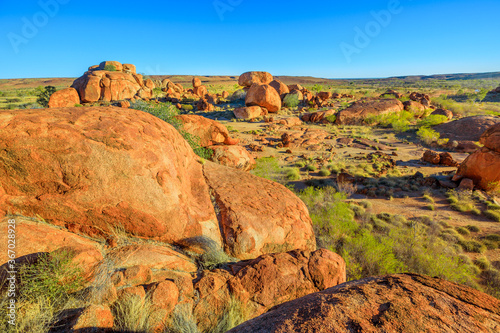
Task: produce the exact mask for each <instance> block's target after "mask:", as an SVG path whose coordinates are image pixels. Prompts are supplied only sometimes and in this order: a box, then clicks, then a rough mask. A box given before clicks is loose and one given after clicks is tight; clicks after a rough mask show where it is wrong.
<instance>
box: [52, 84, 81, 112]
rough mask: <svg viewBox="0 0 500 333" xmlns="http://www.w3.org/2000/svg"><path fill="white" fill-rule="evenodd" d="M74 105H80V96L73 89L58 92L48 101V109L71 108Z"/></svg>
mask: <svg viewBox="0 0 500 333" xmlns="http://www.w3.org/2000/svg"><path fill="white" fill-rule="evenodd" d="M75 104H80V96H78V92H77V91H76V89H74V88H65V89H62V90H58V91H56V92H55V93H53V94H52V95H51V96H50V99H49V108H63V107H73V106H75Z"/></svg>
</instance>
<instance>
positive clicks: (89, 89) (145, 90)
mask: <svg viewBox="0 0 500 333" xmlns="http://www.w3.org/2000/svg"><path fill="white" fill-rule="evenodd" d="M132 66H133V65H125V66H123V65H122V64H120V63H119V62H117V61H105V62H103V63H101V64H100V65H99V66H98V67H96V66H93V67H90V68H89V71H87V72H86V73H85V74H84V75H83V76H81V77H79V78H78V79H76V80H75V81H74V82H73V84H72V85H71V87H72V88H74V89H76V91H77V92H78V94H79V96H80V100H81V102H83V103H90V102H97V101H105V102H111V101H120V100H124V99H131V98H133V97H134V96H136V95H137V96H139V97H141V98H151V97H152V89H154V88H155V85H154V83H153V82H152V81H151V80H149V81H151V82H149V81H147V80H146V82H145V81H144V80H143V78H142V75H141V74H136V73H135V66H133V67H132Z"/></svg>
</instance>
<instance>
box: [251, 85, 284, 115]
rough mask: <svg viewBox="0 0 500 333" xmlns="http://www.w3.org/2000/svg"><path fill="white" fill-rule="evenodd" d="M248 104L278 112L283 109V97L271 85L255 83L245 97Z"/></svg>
mask: <svg viewBox="0 0 500 333" xmlns="http://www.w3.org/2000/svg"><path fill="white" fill-rule="evenodd" d="M245 104H246V105H247V106H260V107H263V108H266V109H267V111H269V112H278V111H279V110H280V109H281V97H280V95H279V94H278V92H277V91H276V89H274V88H273V87H271V86H270V85H267V84H264V85H259V84H257V83H254V84H253V85H252V86H251V87H250V90H248V93H247V97H246V99H245Z"/></svg>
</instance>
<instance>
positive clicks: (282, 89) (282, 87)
mask: <svg viewBox="0 0 500 333" xmlns="http://www.w3.org/2000/svg"><path fill="white" fill-rule="evenodd" d="M269 85H270V86H271V87H273V88H274V89H276V91H277V92H278V94H279V95H280V97H281V100H283V98H285V96H286V94H288V93H289V92H290V89H288V86H287V85H286V84H284V83H283V82H281V81H280V80H274V81H272V82H271V83H269Z"/></svg>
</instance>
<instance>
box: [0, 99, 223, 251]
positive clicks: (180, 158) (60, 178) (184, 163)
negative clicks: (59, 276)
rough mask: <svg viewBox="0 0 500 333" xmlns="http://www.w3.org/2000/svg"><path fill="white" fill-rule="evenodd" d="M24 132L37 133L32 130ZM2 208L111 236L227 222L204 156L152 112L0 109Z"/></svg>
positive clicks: (215, 233) (212, 231)
mask: <svg viewBox="0 0 500 333" xmlns="http://www.w3.org/2000/svg"><path fill="white" fill-rule="evenodd" d="M22 133H30V134H29V135H28V134H22ZM0 145H1V147H2V148H1V151H0V160H1V161H2V163H0V210H1V213H2V214H5V213H6V212H11V213H23V214H24V215H27V216H37V215H39V216H41V217H43V218H44V219H45V220H46V221H48V222H50V223H51V224H54V225H59V226H64V227H66V228H67V229H69V230H70V231H72V232H75V233H81V234H86V235H91V236H96V237H101V238H106V237H107V236H108V235H109V234H110V233H111V232H112V229H113V228H115V227H120V228H123V229H124V231H125V232H126V233H129V234H133V235H136V236H139V237H143V238H151V239H158V240H163V241H167V242H170V241H175V240H177V239H182V238H187V237H193V236H198V235H206V236H207V237H210V238H212V239H214V240H215V241H217V242H220V232H219V224H218V221H217V218H216V216H215V212H214V210H213V206H212V203H211V201H210V196H209V195H208V187H207V185H206V183H205V181H204V179H203V175H202V171H201V166H200V164H199V163H198V162H197V160H198V157H197V156H196V155H195V154H194V153H193V151H192V149H191V147H190V146H189V145H188V143H187V142H186V141H185V140H184V139H183V138H182V136H181V135H180V134H179V133H178V132H177V130H175V129H174V128H173V127H172V126H171V125H169V124H167V123H166V122H164V121H162V120H160V119H158V118H156V117H154V116H152V115H150V114H147V113H145V112H142V111H137V110H132V109H122V108H115V107H107V108H102V107H101V108H93V107H88V108H54V109H42V110H22V111H19V110H17V111H5V112H2V113H1V114H0Z"/></svg>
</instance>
